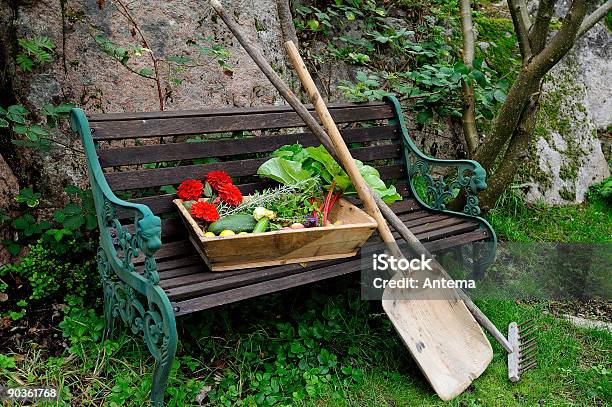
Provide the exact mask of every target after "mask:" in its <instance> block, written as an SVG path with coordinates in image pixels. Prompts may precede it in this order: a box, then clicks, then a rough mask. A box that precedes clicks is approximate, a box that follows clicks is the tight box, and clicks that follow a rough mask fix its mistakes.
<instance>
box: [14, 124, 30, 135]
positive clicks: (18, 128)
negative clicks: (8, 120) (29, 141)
mask: <svg viewBox="0 0 612 407" xmlns="http://www.w3.org/2000/svg"><path fill="white" fill-rule="evenodd" d="M13 131H14V132H15V133H17V134H26V133H27V132H28V126H25V125H23V124H16V125H14V126H13Z"/></svg>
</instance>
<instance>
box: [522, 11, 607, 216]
mask: <svg viewBox="0 0 612 407" xmlns="http://www.w3.org/2000/svg"><path fill="white" fill-rule="evenodd" d="M567 7H568V2H567V1H561V2H559V3H558V4H557V8H556V12H557V14H558V15H564V14H565V12H566V10H567ZM610 77H612V33H611V32H610V30H608V28H607V27H606V26H605V24H604V23H603V22H600V23H598V24H597V25H596V26H595V27H593V28H592V29H591V30H589V31H588V32H587V33H585V34H584V35H583V36H582V37H581V38H580V39H578V41H577V42H576V45H575V46H574V48H573V49H572V51H570V53H569V54H568V55H567V56H566V57H565V58H564V59H563V60H562V61H561V62H560V63H559V65H557V66H556V67H555V68H554V69H553V70H552V71H551V73H550V75H549V76H548V77H547V80H546V83H545V85H544V91H545V93H544V95H543V97H542V105H541V106H542V107H541V110H540V113H539V117H538V125H537V128H536V135H535V136H536V137H535V146H534V152H535V154H534V155H533V163H532V164H533V165H532V166H531V168H530V171H529V172H530V182H529V183H528V184H529V185H530V189H529V191H528V193H527V199H528V200H529V201H532V202H533V201H537V200H541V199H544V200H545V201H546V202H547V203H552V204H564V203H571V202H582V201H583V200H584V197H585V193H586V192H587V191H588V188H589V186H590V185H592V184H593V183H596V182H599V181H601V180H602V179H604V178H606V177H608V176H609V175H610V171H609V166H608V163H607V161H606V158H605V157H604V154H603V153H602V143H601V141H600V140H599V139H598V138H597V130H602V129H606V128H608V127H609V126H610V125H612V102H611V101H612V83H611V82H610Z"/></svg>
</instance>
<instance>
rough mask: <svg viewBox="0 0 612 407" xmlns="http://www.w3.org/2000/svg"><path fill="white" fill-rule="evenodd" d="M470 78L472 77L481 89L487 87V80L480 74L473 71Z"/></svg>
mask: <svg viewBox="0 0 612 407" xmlns="http://www.w3.org/2000/svg"><path fill="white" fill-rule="evenodd" d="M472 76H473V77H474V79H476V82H478V84H479V85H480V86H482V87H483V88H484V87H486V86H487V78H486V77H485V76H484V74H483V73H482V72H480V71H478V70H474V71H472Z"/></svg>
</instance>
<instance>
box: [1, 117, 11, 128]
mask: <svg viewBox="0 0 612 407" xmlns="http://www.w3.org/2000/svg"><path fill="white" fill-rule="evenodd" d="M8 126H9V122H7V121H6V120H4V119H2V118H0V128H1V127H8Z"/></svg>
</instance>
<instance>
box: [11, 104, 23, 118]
mask: <svg viewBox="0 0 612 407" xmlns="http://www.w3.org/2000/svg"><path fill="white" fill-rule="evenodd" d="M8 112H9V113H13V114H17V115H20V116H24V115H26V114H27V113H28V110H27V109H26V108H25V107H23V106H22V105H11V106H9V107H8Z"/></svg>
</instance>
